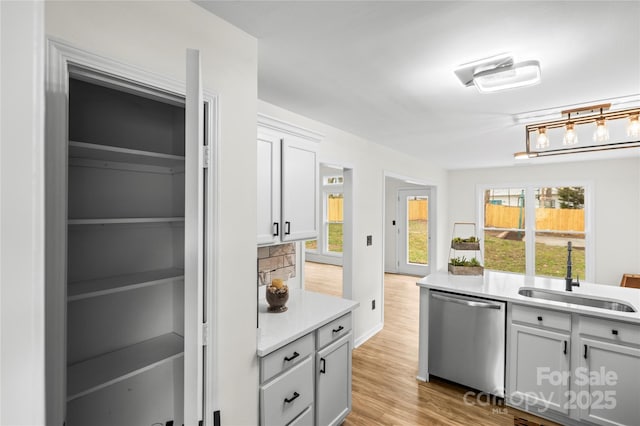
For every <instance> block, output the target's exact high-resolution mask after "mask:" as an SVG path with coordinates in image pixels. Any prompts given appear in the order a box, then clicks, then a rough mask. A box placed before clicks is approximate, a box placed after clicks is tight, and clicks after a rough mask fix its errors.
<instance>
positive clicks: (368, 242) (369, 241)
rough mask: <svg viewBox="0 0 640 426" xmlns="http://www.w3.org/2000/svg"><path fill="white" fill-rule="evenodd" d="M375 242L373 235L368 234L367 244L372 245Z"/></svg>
mask: <svg viewBox="0 0 640 426" xmlns="http://www.w3.org/2000/svg"><path fill="white" fill-rule="evenodd" d="M371 244H373V236H371V235H367V245H368V246H370V245H371Z"/></svg>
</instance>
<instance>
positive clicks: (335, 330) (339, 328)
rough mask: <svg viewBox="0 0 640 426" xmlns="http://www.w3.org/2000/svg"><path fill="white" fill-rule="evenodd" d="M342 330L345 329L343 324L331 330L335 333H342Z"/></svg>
mask: <svg viewBox="0 0 640 426" xmlns="http://www.w3.org/2000/svg"><path fill="white" fill-rule="evenodd" d="M342 330H344V327H343V326H340V327H338V328H334V329H333V330H331V331H333V332H334V333H340V332H341V331H342Z"/></svg>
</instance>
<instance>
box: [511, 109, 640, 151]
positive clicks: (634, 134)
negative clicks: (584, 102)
mask: <svg viewBox="0 0 640 426" xmlns="http://www.w3.org/2000/svg"><path fill="white" fill-rule="evenodd" d="M610 107H611V104H610V103H606V104H599V105H592V106H583V107H578V108H572V109H568V110H564V111H562V112H561V115H562V116H563V117H566V118H563V119H560V120H554V121H545V122H541V123H530V124H527V125H526V126H525V133H526V139H525V144H526V145H525V148H526V150H525V151H522V152H516V153H515V154H513V156H514V158H515V159H523V158H536V157H547V156H551V155H562V154H577V153H585V152H597V151H608V150H613V149H622V148H638V147H640V140H638V138H639V137H640V107H635V108H627V109H620V110H614V111H609V108H610ZM615 120H629V124H628V125H627V132H626V135H627V137H628V138H634V139H631V140H625V138H624V136H623V135H619V134H617V135H614V136H616V137H615V138H613V139H614V141H613V142H609V130H608V129H607V127H606V124H605V123H606V122H607V121H615ZM594 123H595V124H596V133H595V134H594V141H595V142H598V143H595V144H593V145H589V146H580V145H577V144H578V137H577V133H576V128H577V127H578V126H581V125H591V126H593V124H594ZM563 127H564V128H565V129H566V130H565V133H564V137H563V139H562V144H563V145H565V147H563V148H551V149H548V147H549V146H550V145H551V142H552V141H550V140H549V137H548V134H547V132H548V130H549V129H561V128H563ZM612 131H615V126H612ZM536 133H537V134H538V136H537V139H536V151H533V150H532V149H531V137H532V135H533V136H535V134H536ZM620 133H624V132H620ZM543 135H544V138H543ZM617 138H619V140H618V141H615V139H617ZM547 143H548V145H545V144H547Z"/></svg>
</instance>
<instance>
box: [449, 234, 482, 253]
mask: <svg viewBox="0 0 640 426" xmlns="http://www.w3.org/2000/svg"><path fill="white" fill-rule="evenodd" d="M451 248H452V249H454V250H480V239H478V238H476V237H468V238H461V237H455V238H453V239H452V240H451Z"/></svg>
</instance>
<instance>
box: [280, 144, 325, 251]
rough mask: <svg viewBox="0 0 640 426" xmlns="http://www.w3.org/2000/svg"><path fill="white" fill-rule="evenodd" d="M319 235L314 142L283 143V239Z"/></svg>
mask: <svg viewBox="0 0 640 426" xmlns="http://www.w3.org/2000/svg"><path fill="white" fill-rule="evenodd" d="M317 236H318V157H317V153H316V147H315V144H314V143H313V142H308V141H304V140H301V139H298V138H296V137H294V136H287V137H285V138H284V139H283V142H282V240H283V241H293V240H305V239H313V238H317Z"/></svg>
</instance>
